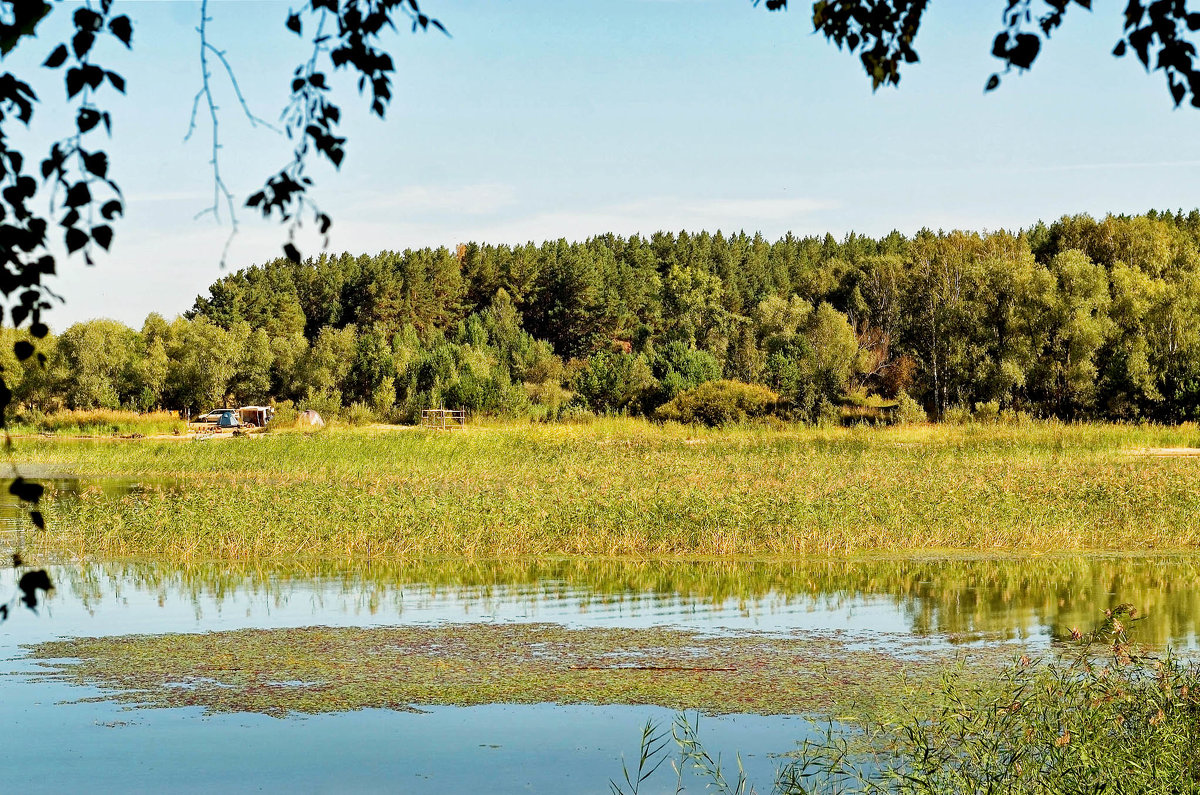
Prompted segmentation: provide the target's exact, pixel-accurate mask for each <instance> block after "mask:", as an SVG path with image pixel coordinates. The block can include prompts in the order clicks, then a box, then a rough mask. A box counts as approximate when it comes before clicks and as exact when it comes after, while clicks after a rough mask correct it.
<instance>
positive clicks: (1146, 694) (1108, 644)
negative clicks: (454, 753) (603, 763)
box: [651, 604, 1200, 795]
mask: <svg viewBox="0 0 1200 795" xmlns="http://www.w3.org/2000/svg"><path fill="white" fill-rule="evenodd" d="M1137 620H1138V619H1137V613H1136V610H1135V609H1134V608H1133V607H1132V606H1131V605H1128V604H1123V605H1119V606H1117V607H1116V608H1113V609H1111V610H1108V611H1106V616H1105V619H1104V622H1103V623H1102V624H1101V625H1100V627H1098V628H1097V629H1096V630H1094V631H1093V632H1091V633H1088V634H1086V635H1085V634H1083V633H1080V632H1078V631H1075V632H1073V633H1072V634H1073V637H1074V639H1076V640H1078V641H1080V643H1081V646H1080V649H1079V652H1078V654H1077V655H1076V656H1075V657H1074V658H1073V659H1072V660H1070V661H1068V662H1057V661H1048V662H1047V661H1042V662H1038V661H1033V660H1030V659H1029V658H1028V657H1025V656H1023V657H1022V658H1021V659H1020V660H1019V661H1017V662H1016V663H1014V664H1013V665H1011V666H1010V667H1008V668H1007V669H1005V670H1004V671H1003V673H1002V674H1001V676H1000V677H999V678H998V679H993V680H991V681H988V680H986V679H980V678H972V679H970V680H965V679H964V678H963V677H962V675H961V672H960V673H959V674H955V675H948V676H947V677H946V678H945V679H944V680H943V682H942V685H941V688H940V693H939V695H938V697H937V698H936V699H935V700H934V701H933V702H932V703H933V707H932V709H931V708H929V703H930V702H925V703H924V704H921V705H915V706H911V707H910V708H909V712H908V714H907V715H904V716H902V717H900V718H898V719H896V720H884V721H880V722H876V723H872V724H868V725H864V726H862V727H861V728H859V729H854V728H853V727H850V728H847V727H845V726H835V725H834V724H832V723H830V724H827V728H825V730H824V732H823V734H824V736H823V738H822V739H819V740H816V741H805V742H804V744H803V745H802V746H801V747H800V748H799V749H798V750H797V751H795V752H793V753H792V754H790V756H792V757H794V758H793V760H792V761H790V762H788V763H787V764H786V765H784V766H783V767H782V768H780V770H779V771H778V777H777V780H776V783H775V792H776V793H779V795H816V793H831V792H836V793H847V794H849V793H896V795H958V794H959V793H1016V794H1017V795H1084V793H1131V794H1139V795H1140V794H1141V793H1147V794H1150V793H1161V794H1162V795H1167V794H1168V793H1188V792H1200V754H1198V752H1200V665H1198V664H1197V663H1196V662H1195V661H1194V660H1183V659H1180V658H1178V657H1176V656H1174V655H1172V654H1171V653H1170V652H1168V653H1167V654H1165V655H1162V656H1148V655H1144V654H1142V653H1141V652H1140V650H1139V649H1138V647H1137V646H1135V645H1134V644H1132V643H1131V642H1130V640H1129V638H1128V631H1129V627H1130V624H1131V623H1132V622H1134V621H1137ZM1100 648H1102V649H1103V650H1104V652H1105V653H1104V656H1101V657H1098V656H1097V650H1098V649H1100ZM697 743H698V741H697ZM653 761H655V760H651V762H653Z"/></svg>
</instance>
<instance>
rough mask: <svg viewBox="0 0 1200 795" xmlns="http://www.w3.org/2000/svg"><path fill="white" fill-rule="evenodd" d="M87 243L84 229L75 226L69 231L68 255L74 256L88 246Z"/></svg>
mask: <svg viewBox="0 0 1200 795" xmlns="http://www.w3.org/2000/svg"><path fill="white" fill-rule="evenodd" d="M87 242H88V236H87V232H84V231H83V230H82V229H80V228H78V227H74V226H72V227H71V228H70V229H68V230H67V234H66V243H67V253H68V254H74V253H75V252H76V251H78V250H79V249H81V248H83V247H84V246H86V245H87Z"/></svg>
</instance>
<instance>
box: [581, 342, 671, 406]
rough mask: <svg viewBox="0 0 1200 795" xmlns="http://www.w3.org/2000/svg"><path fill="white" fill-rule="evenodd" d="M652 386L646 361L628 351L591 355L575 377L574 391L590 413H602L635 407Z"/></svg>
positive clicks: (601, 352) (652, 378) (602, 352)
mask: <svg viewBox="0 0 1200 795" xmlns="http://www.w3.org/2000/svg"><path fill="white" fill-rule="evenodd" d="M653 386H654V377H653V375H651V373H650V367H649V366H648V365H647V364H646V360H645V359H644V358H643V357H641V356H637V355H634V354H631V353H609V352H608V351H600V352H599V353H595V354H592V356H590V357H589V358H588V360H587V364H586V365H584V367H583V369H582V370H580V372H579V374H578V375H577V376H576V377H575V393H576V394H577V395H578V396H579V398H580V399H581V400H583V401H584V402H585V403H586V404H587V406H588V408H590V409H591V410H592V411H593V412H597V413H604V414H615V413H618V412H622V411H626V410H628V409H630V408H633V407H635V406H636V404H637V403H638V402H639V401H640V400H641V398H642V395H643V394H645V393H646V392H647V391H648V390H650V389H651V388H653Z"/></svg>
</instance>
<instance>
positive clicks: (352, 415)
mask: <svg viewBox="0 0 1200 795" xmlns="http://www.w3.org/2000/svg"><path fill="white" fill-rule="evenodd" d="M342 418H343V419H344V420H345V421H346V422H348V423H349V424H351V425H370V424H371V423H372V422H375V419H376V418H375V412H374V411H372V410H371V407H370V406H368V405H367V404H366V403H362V402H358V401H355V402H354V403H351V404H350V407H349V408H347V409H346V410H345V411H343V412H342Z"/></svg>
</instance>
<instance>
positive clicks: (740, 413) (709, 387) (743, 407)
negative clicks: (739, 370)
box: [654, 380, 779, 425]
mask: <svg viewBox="0 0 1200 795" xmlns="http://www.w3.org/2000/svg"><path fill="white" fill-rule="evenodd" d="M778 403H779V395H777V394H776V393H774V392H772V391H771V390H770V389H767V388H766V387H765V386H760V385H758V384H745V383H742V382H741V381H726V380H722V381H708V382H706V383H703V384H701V385H700V386H698V387H696V388H695V389H689V390H687V391H686V392H681V393H680V394H679V395H677V396H676V397H675V398H674V399H673V400H671V401H670V402H668V403H665V404H663V405H661V406H659V407H658V409H657V410H656V411H655V412H654V416H655V417H656V418H657V419H659V420H664V421H674V422H683V423H702V424H704V425H726V424H728V423H731V422H744V421H745V420H748V419H753V418H755V417H763V416H766V415H768V414H770V413H771V412H773V411H774V410H775V406H776V404H778Z"/></svg>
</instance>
